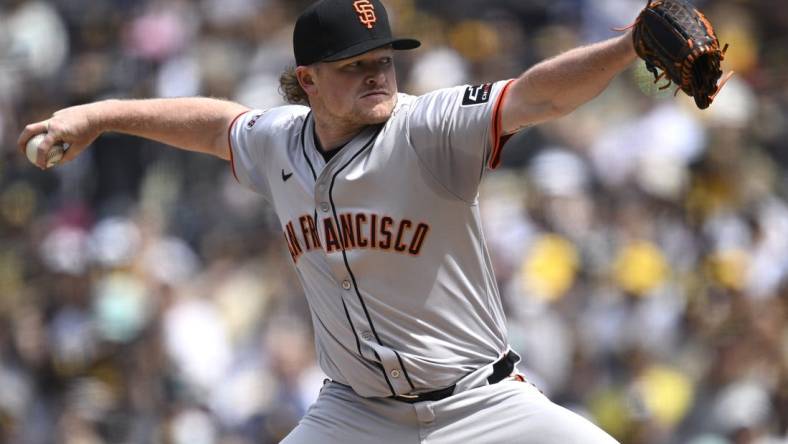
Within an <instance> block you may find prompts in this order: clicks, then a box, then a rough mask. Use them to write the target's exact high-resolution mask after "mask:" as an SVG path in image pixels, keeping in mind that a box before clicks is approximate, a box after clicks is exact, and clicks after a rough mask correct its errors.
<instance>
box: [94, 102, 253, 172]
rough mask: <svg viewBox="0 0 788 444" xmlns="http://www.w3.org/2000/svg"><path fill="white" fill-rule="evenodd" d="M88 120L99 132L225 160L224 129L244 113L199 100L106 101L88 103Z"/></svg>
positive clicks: (235, 107) (231, 106)
mask: <svg viewBox="0 0 788 444" xmlns="http://www.w3.org/2000/svg"><path fill="white" fill-rule="evenodd" d="M90 106H91V109H90V112H89V113H88V119H89V120H91V124H92V125H96V126H98V127H99V128H100V130H101V132H118V133H124V134H131V135H135V136H139V137H144V138H147V139H152V140H156V141H158V142H162V143H165V144H167V145H172V146H174V147H177V148H181V149H185V150H189V151H198V152H203V153H208V154H213V155H215V156H217V157H221V158H223V159H228V158H229V149H230V147H229V145H228V139H227V130H228V128H229V125H230V124H231V123H232V120H233V119H234V118H235V117H236V116H238V115H239V114H241V113H243V112H244V111H246V110H247V108H246V107H244V106H242V105H239V104H237V103H233V102H229V101H224V100H218V99H211V98H203V97H191V98H173V99H147V100H106V101H102V102H96V103H94V104H91V105H90Z"/></svg>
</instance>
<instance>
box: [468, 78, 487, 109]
mask: <svg viewBox="0 0 788 444" xmlns="http://www.w3.org/2000/svg"><path fill="white" fill-rule="evenodd" d="M491 93H492V83H485V84H483V85H476V86H469V87H468V88H466V89H465V94H464V95H463V96H462V106H473V105H481V104H483V103H487V102H489V101H490V96H491V95H492V94H491Z"/></svg>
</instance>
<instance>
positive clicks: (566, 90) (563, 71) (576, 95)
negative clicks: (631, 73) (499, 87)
mask: <svg viewBox="0 0 788 444" xmlns="http://www.w3.org/2000/svg"><path fill="white" fill-rule="evenodd" d="M636 58H637V55H636V53H635V50H634V47H633V44H632V36H631V34H630V33H626V34H624V35H622V36H619V37H616V38H612V39H609V40H606V41H603V42H599V43H595V44H592V45H588V46H583V47H580V48H575V49H572V50H570V51H567V52H565V53H562V54H559V55H557V56H555V57H553V58H551V59H548V60H545V61H543V62H540V63H538V64H537V65H535V66H533V67H532V68H530V69H528V70H527V71H526V72H525V73H523V74H522V75H521V76H520V77H519V78H518V79H517V80H515V82H514V83H513V84H512V86H511V90H510V92H509V94H508V95H507V97H506V100H505V101H504V114H503V128H504V131H505V132H506V133H512V132H515V131H518V130H520V129H522V128H524V127H526V126H529V125H533V124H537V123H541V122H545V121H548V120H551V119H555V118H557V117H560V116H563V115H565V114H568V113H570V112H571V111H573V110H574V109H576V108H577V107H578V106H580V105H582V104H584V103H586V102H588V101H589V100H591V99H593V98H594V97H596V96H597V95H599V93H601V92H602V91H603V90H604V89H605V88H606V87H607V86H608V85H609V84H610V81H611V80H613V78H614V77H615V76H616V75H618V74H619V73H620V72H621V71H623V70H624V69H626V68H627V67H628V66H629V65H630V64H632V62H634V61H635V60H636Z"/></svg>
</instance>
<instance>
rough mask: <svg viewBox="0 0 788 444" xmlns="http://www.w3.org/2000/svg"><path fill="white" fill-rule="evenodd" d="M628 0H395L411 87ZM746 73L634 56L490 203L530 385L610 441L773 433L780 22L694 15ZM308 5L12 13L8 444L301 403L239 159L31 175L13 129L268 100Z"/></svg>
mask: <svg viewBox="0 0 788 444" xmlns="http://www.w3.org/2000/svg"><path fill="white" fill-rule="evenodd" d="M643 3H644V2H643V1H641V0H534V1H519V0H484V1H482V0H452V1H448V0H445V1H444V0H387V2H386V4H387V6H388V8H389V14H390V16H391V18H392V21H393V26H394V28H395V29H396V31H397V33H398V34H401V35H408V36H414V37H416V38H419V39H421V40H422V42H424V46H423V48H422V49H420V50H418V51H413V52H409V53H407V54H401V55H399V56H398V59H397V63H398V67H397V68H398V74H399V81H400V89H401V90H403V91H405V92H409V93H413V94H419V93H423V92H426V91H430V90H433V89H436V88H441V87H444V86H452V85H457V84H463V83H480V82H483V81H492V80H498V79H505V78H512V77H516V76H517V75H519V74H520V73H521V72H522V71H523V70H524V69H526V68H527V67H528V66H531V65H533V64H534V63H536V62H538V61H539V60H542V59H544V58H546V57H550V56H552V55H555V54H557V53H559V52H560V51H563V50H566V49H569V48H572V47H574V46H577V45H581V44H585V43H588V42H593V41H598V40H601V39H604V38H607V37H610V36H613V35H615V32H613V31H611V28H612V27H616V26H625V25H627V24H629V23H631V22H632V21H633V19H634V17H635V16H636V14H637V12H638V11H639V9H640V8H641V7H642V6H643ZM695 3H696V4H697V5H698V6H699V7H700V8H701V9H702V10H704V11H705V12H706V13H707V15H708V16H709V18H710V19H711V21H712V23H714V24H715V26H716V28H717V32H718V36H719V37H720V40H721V41H722V43H725V42H727V43H730V44H731V46H730V49H729V50H728V52H727V57H726V61H725V63H724V64H723V68H724V69H725V71H728V70H735V71H736V74H735V76H734V77H733V79H732V80H731V81H730V82H729V83H728V84H727V85H726V86H725V89H723V91H722V92H721V93H720V95H719V96H718V97H717V99H716V101H715V103H714V104H713V105H712V106H711V108H710V109H709V110H706V111H703V112H700V111H698V110H697V109H695V108H694V105H693V104H692V101H691V100H690V99H688V98H687V97H685V96H684V95H683V93H680V94H679V95H678V96H677V97H676V98H674V97H673V88H670V89H668V90H666V91H661V90H659V85H654V84H653V82H652V80H653V79H652V78H651V74H649V73H648V72H647V71H646V70H645V69H644V68H643V66H642V63H639V64H638V65H637V66H636V67H633V68H632V69H630V70H628V71H627V72H625V73H624V74H622V75H621V76H619V78H618V79H616V80H615V81H614V83H613V84H612V85H611V87H610V88H609V89H608V90H607V91H606V92H605V93H603V94H602V95H601V96H600V97H599V98H597V99H596V100H595V101H594V102H592V103H590V104H588V105H586V106H584V107H582V108H581V109H579V110H578V111H576V112H575V113H573V114H572V115H570V116H568V117H565V118H563V119H560V120H558V121H555V122H553V123H550V124H545V125H541V126H538V127H536V128H533V129H530V130H528V131H526V132H524V133H522V134H520V135H518V136H516V137H515V138H513V139H512V140H511V141H510V142H509V143H508V144H507V146H506V149H505V152H504V164H503V166H502V167H501V168H500V169H498V170H496V171H493V172H489V173H488V174H487V178H486V179H485V182H484V183H483V187H482V190H481V197H480V201H481V208H482V212H483V217H484V219H485V227H486V230H487V237H488V241H489V244H490V249H491V254H492V255H493V260H494V263H495V270H496V273H497V277H498V281H499V287H500V290H501V294H502V297H503V299H504V304H505V306H506V309H507V314H508V317H509V328H510V340H511V343H512V345H513V347H514V349H515V350H517V351H518V352H520V354H522V355H523V356H524V360H523V362H522V363H521V365H520V367H521V370H523V372H524V373H525V374H526V375H527V376H528V378H529V379H530V380H532V382H534V383H535V384H536V385H537V386H539V387H540V389H542V390H543V391H544V392H545V393H546V394H547V395H548V396H550V397H551V398H552V399H553V400H554V401H556V402H558V403H560V404H562V405H564V406H566V407H568V408H571V409H573V410H575V411H577V412H579V413H581V414H583V415H586V416H588V417H589V418H592V419H593V420H594V421H596V422H597V423H598V424H600V425H601V426H602V427H603V428H605V429H606V430H607V431H609V432H610V433H611V434H613V435H614V436H615V437H616V438H617V439H619V440H620V441H621V442H622V443H623V444H671V443H691V444H777V443H786V442H788V275H787V272H788V204H787V203H786V198H788V182H786V180H785V179H784V174H785V170H786V168H788V150H787V149H786V140H788V112H787V111H788V75H786V72H788V32H787V31H788V6H786V5H785V4H783V3H782V2H779V1H765V0H715V1H711V0H708V1H702V0H697V1H696V2H695ZM307 4H309V1H308V0H51V1H27V0H2V2H0V141H1V142H2V145H0V443H4V442H8V443H19V444H38V443H42V444H43V443H63V444H104V443H128V444H134V443H162V444H170V443H171V444H212V443H217V444H252V443H273V442H278V440H279V439H281V438H282V437H283V436H284V435H286V434H287V432H288V431H289V430H290V429H291V428H292V427H293V426H294V425H295V424H296V423H297V421H298V419H299V418H300V417H301V416H302V415H303V414H304V412H305V410H306V408H307V407H308V406H309V405H310V404H311V403H312V402H313V401H314V399H315V398H316V396H317V393H318V390H319V388H320V386H321V384H322V380H323V375H322V373H321V372H320V370H319V369H318V368H316V365H315V356H314V350H313V341H312V331H311V320H310V318H309V310H308V308H307V307H306V306H305V300H304V297H303V294H302V290H301V288H300V286H299V284H298V279H297V277H296V276H295V274H294V272H293V271H292V269H291V264H290V262H291V260H290V257H289V255H288V254H287V250H286V247H285V244H284V242H282V234H281V229H280V227H279V226H278V221H277V219H276V218H275V217H274V216H273V214H272V213H271V209H270V208H268V207H267V206H266V205H265V204H264V203H263V202H262V200H261V199H260V198H259V197H258V196H256V195H255V194H253V193H251V192H249V191H247V190H245V189H243V188H242V187H241V186H240V185H239V184H237V183H236V182H235V181H234V179H233V178H232V174H231V172H230V169H229V167H228V165H227V164H226V162H223V161H220V160H218V159H214V158H211V157H209V156H205V155H201V154H192V153H185V152H181V151H178V150H174V149H168V148H166V147H164V146H162V145H160V144H157V143H154V142H150V141H146V140H142V139H137V138H133V137H128V136H121V135H116V134H108V135H105V136H102V137H101V138H100V139H99V140H98V141H97V142H96V143H95V144H94V146H93V148H91V149H90V150H88V151H86V152H85V153H84V154H83V155H82V156H81V157H80V158H79V159H77V160H76V161H74V162H72V163H70V164H68V165H64V166H61V167H57V168H54V169H52V170H49V171H45V172H42V171H39V170H38V169H37V168H35V167H33V166H32V165H30V164H29V163H28V162H27V160H26V159H25V158H24V156H23V155H21V154H20V153H18V152H17V149H16V137H17V135H18V133H19V131H20V130H21V128H22V126H24V124H26V123H30V122H33V121H38V120H43V119H45V118H47V117H48V116H50V115H51V114H52V113H53V112H54V111H56V110H58V109H60V108H63V107H66V106H71V105H76V104H80V103H85V102H89V101H94V100H100V99H103V98H110V97H112V98H143V97H174V96H192V95H203V96H213V97H225V98H230V99H233V100H236V101H239V102H240V103H243V104H245V105H247V106H250V107H255V108H267V107H271V106H276V105H279V104H281V103H282V102H281V100H282V99H281V97H280V96H279V94H278V91H277V89H278V76H279V73H280V72H281V71H282V70H283V69H284V68H286V67H287V66H288V65H289V64H292V63H293V60H292V53H291V42H290V39H291V33H292V23H293V21H294V18H295V17H296V16H297V14H298V11H300V10H301V9H302V8H303V7H304V6H306V5H307Z"/></svg>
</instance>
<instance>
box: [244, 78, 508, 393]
mask: <svg viewBox="0 0 788 444" xmlns="http://www.w3.org/2000/svg"><path fill="white" fill-rule="evenodd" d="M509 84H510V82H505V81H502V82H497V83H490V84H485V85H480V86H462V87H456V88H449V89H443V90H439V91H435V92H432V93H430V94H426V95H423V96H419V97H414V96H409V95H406V94H399V95H398V100H397V105H396V107H395V109H394V111H393V114H392V116H391V118H390V119H389V120H388V121H387V122H386V123H385V124H382V125H377V126H370V127H368V128H367V129H365V130H363V131H362V132H361V133H360V134H358V135H357V136H356V137H355V138H354V139H353V140H351V141H350V142H349V143H348V144H347V145H346V146H344V147H343V148H342V149H341V151H340V152H338V153H337V154H336V155H335V156H334V157H333V158H331V160H330V161H328V163H326V161H325V160H324V158H323V156H322V155H321V154H320V153H319V152H318V148H316V146H315V141H314V137H315V135H314V118H313V116H312V115H311V114H310V109H309V108H307V107H302V106H284V107H279V108H274V109H270V110H267V111H259V110H255V111H249V112H247V113H245V114H242V115H241V116H239V117H238V118H237V119H236V121H235V122H234V123H233V125H232V126H231V128H230V136H229V137H230V145H231V147H232V149H231V151H232V166H233V172H234V174H235V176H236V178H237V179H238V181H239V182H240V183H242V184H243V185H245V186H247V187H249V188H251V189H252V190H255V191H257V192H259V193H261V194H262V195H263V196H264V197H265V198H266V200H268V202H269V203H270V204H271V205H272V206H273V208H274V210H275V212H276V214H277V215H278V217H279V220H280V222H281V225H282V231H283V233H284V240H285V242H286V244H287V247H288V249H289V252H290V255H291V257H292V260H293V263H294V264H295V268H296V270H297V273H298V276H299V278H300V280H301V283H302V285H303V287H304V290H305V293H306V297H307V299H308V303H309V307H310V309H311V314H312V322H313V325H314V329H315V341H316V348H317V356H318V360H319V364H320V366H321V368H322V369H323V371H324V372H325V373H326V375H328V376H329V377H330V378H331V379H333V380H335V381H337V382H339V383H342V384H345V385H349V386H351V387H352V388H353V390H354V391H355V392H356V393H358V394H359V395H361V396H364V397H387V396H392V395H407V394H414V393H420V392H426V391H432V390H435V389H437V388H441V387H448V386H451V385H452V384H454V383H456V382H457V381H458V380H460V379H461V378H463V377H465V376H466V375H468V374H470V373H472V372H474V371H475V370H477V369H479V368H480V367H483V366H489V364H490V363H492V362H494V361H496V360H498V359H499V358H501V356H502V355H504V353H506V351H507V347H508V343H507V337H506V328H505V319H504V313H503V309H502V307H501V301H500V297H499V295H498V290H497V287H496V282H495V278H494V276H493V270H492V266H491V263H490V258H489V255H488V252H487V249H486V246H485V241H484V236H483V234H482V227H481V222H480V216H479V205H478V201H477V194H478V191H477V190H478V186H479V182H480V180H481V179H482V176H483V175H484V172H485V170H486V169H487V168H491V167H495V166H496V164H497V163H498V159H499V155H500V149H501V144H502V141H501V134H500V133H501V131H500V117H499V115H498V114H499V113H500V105H501V98H502V97H503V94H504V91H505V90H506V88H507V87H508V85H509Z"/></svg>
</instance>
